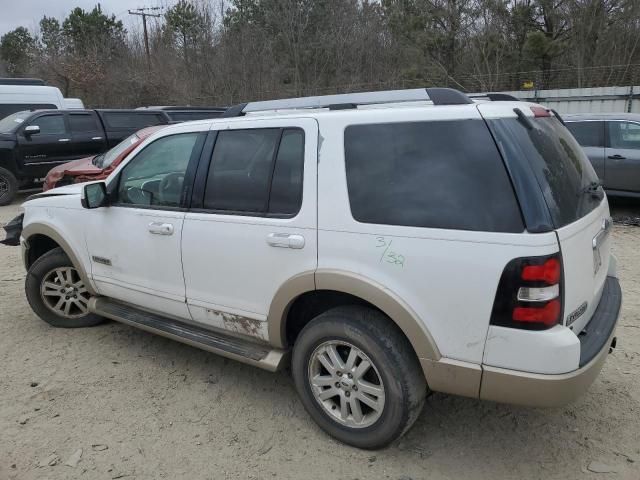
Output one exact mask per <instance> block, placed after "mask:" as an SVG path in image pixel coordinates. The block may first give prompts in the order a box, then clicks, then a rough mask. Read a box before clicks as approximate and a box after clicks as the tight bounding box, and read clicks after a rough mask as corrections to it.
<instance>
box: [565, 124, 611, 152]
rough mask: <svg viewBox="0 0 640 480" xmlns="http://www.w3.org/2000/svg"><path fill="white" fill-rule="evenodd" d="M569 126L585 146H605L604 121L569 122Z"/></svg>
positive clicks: (579, 141)
mask: <svg viewBox="0 0 640 480" xmlns="http://www.w3.org/2000/svg"><path fill="white" fill-rule="evenodd" d="M567 128H568V129H569V131H570V132H571V134H572V135H573V136H574V137H575V139H576V140H577V141H578V143H579V144H580V145H582V146H583V147H604V122H567Z"/></svg>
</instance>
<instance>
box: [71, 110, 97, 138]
mask: <svg viewBox="0 0 640 480" xmlns="http://www.w3.org/2000/svg"><path fill="white" fill-rule="evenodd" d="M96 120H97V119H96V118H95V117H94V116H93V115H89V114H77V113H72V114H71V115H69V125H70V126H71V132H73V133H84V132H95V131H97V130H100V127H99V125H98V123H97V121H96Z"/></svg>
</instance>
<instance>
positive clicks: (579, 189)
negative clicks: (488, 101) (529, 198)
mask: <svg viewBox="0 0 640 480" xmlns="http://www.w3.org/2000/svg"><path fill="white" fill-rule="evenodd" d="M489 125H490V127H491V129H492V130H493V131H494V133H495V136H496V140H497V141H498V144H499V145H500V148H501V149H502V150H503V151H504V154H505V157H506V159H507V162H508V163H510V162H522V161H523V160H527V161H528V164H529V166H530V167H531V169H532V171H533V174H534V175H535V177H536V180H537V182H538V184H539V185H540V187H541V190H542V194H543V195H544V199H545V202H546V204H547V206H548V208H549V212H550V213H551V218H552V219H553V223H554V225H555V227H556V228H560V227H563V226H564V225H567V224H569V223H572V222H574V221H576V220H578V219H579V218H581V217H583V216H584V215H586V214H587V213H589V212H590V211H591V210H593V209H594V208H595V207H596V206H597V205H599V204H600V199H599V198H598V197H597V196H594V195H591V194H589V193H588V192H587V187H589V186H590V185H592V184H594V183H595V182H597V181H598V177H597V176H596V173H595V171H594V170H593V167H592V166H591V163H589V160H588V159H587V157H586V155H585V153H584V151H583V150H582V148H580V145H578V142H576V140H575V139H574V138H573V135H571V133H570V132H569V131H568V130H567V129H566V128H564V127H563V126H562V124H561V123H560V122H559V121H558V120H557V119H556V118H554V117H547V118H536V119H535V120H534V119H533V118H532V119H531V123H530V128H528V127H527V126H526V125H524V124H523V123H521V122H520V121H519V120H517V119H515V118H505V119H500V120H490V121H489Z"/></svg>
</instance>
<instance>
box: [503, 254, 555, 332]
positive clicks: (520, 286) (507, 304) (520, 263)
mask: <svg viewBox="0 0 640 480" xmlns="http://www.w3.org/2000/svg"><path fill="white" fill-rule="evenodd" d="M562 281H563V277H562V260H561V258H560V254H559V253H557V254H554V255H548V256H544V257H525V258H516V259H514V260H512V261H511V262H509V263H508V264H507V266H506V267H505V269H504V271H503V272H502V277H501V278H500V283H499V284H498V291H497V292H496V299H495V301H494V303H493V311H492V313H491V324H492V325H499V326H503V327H511V328H524V329H528V330H544V329H547V328H551V327H553V326H554V325H557V324H558V323H560V322H561V320H562V295H563V289H562Z"/></svg>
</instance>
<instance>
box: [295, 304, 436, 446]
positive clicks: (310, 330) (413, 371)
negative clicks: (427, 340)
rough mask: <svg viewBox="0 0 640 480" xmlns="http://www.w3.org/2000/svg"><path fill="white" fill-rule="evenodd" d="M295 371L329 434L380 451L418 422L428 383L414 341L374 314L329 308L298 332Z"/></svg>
mask: <svg viewBox="0 0 640 480" xmlns="http://www.w3.org/2000/svg"><path fill="white" fill-rule="evenodd" d="M292 373H293V378H294V381H295V384H296V388H297V390H298V393H299V395H300V397H301V399H302V403H303V404H304V406H305V408H306V409H307V411H308V412H309V414H310V415H311V417H312V418H313V419H314V420H315V421H316V423H318V425H320V427H321V428H322V429H324V430H325V431H326V432H327V433H329V434H330V435H332V436H333V437H335V438H337V439H339V440H340V441H342V442H345V443H348V444H350V445H353V446H355V447H359V448H371V449H374V448H380V447H384V446H385V445H388V444H389V443H390V442H392V441H393V440H395V439H396V438H398V437H399V436H401V435H402V434H403V433H404V432H406V431H407V430H408V429H409V428H410V427H411V425H413V422H414V421H415V420H416V418H417V417H418V415H419V413H420V411H421V410H422V406H423V404H424V398H425V394H426V390H427V387H426V382H425V379H424V375H423V374H422V370H421V368H420V365H419V364H418V360H417V358H416V357H415V355H414V354H413V349H412V348H411V344H410V343H409V341H408V340H407V339H406V337H405V336H404V335H403V334H402V332H401V331H400V330H399V329H398V328H397V327H396V326H395V324H393V323H391V321H390V320H389V319H388V318H387V317H386V316H385V315H383V314H382V313H381V312H379V311H377V310H373V309H370V308H365V307H361V306H348V307H338V308H334V309H331V310H329V311H327V312H325V313H323V314H321V315H319V316H318V317H316V318H315V319H314V320H312V321H311V322H310V323H309V324H308V325H307V326H305V328H304V329H303V330H302V332H301V333H300V335H299V336H298V339H297V341H296V343H295V345H294V348H293V361H292Z"/></svg>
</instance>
